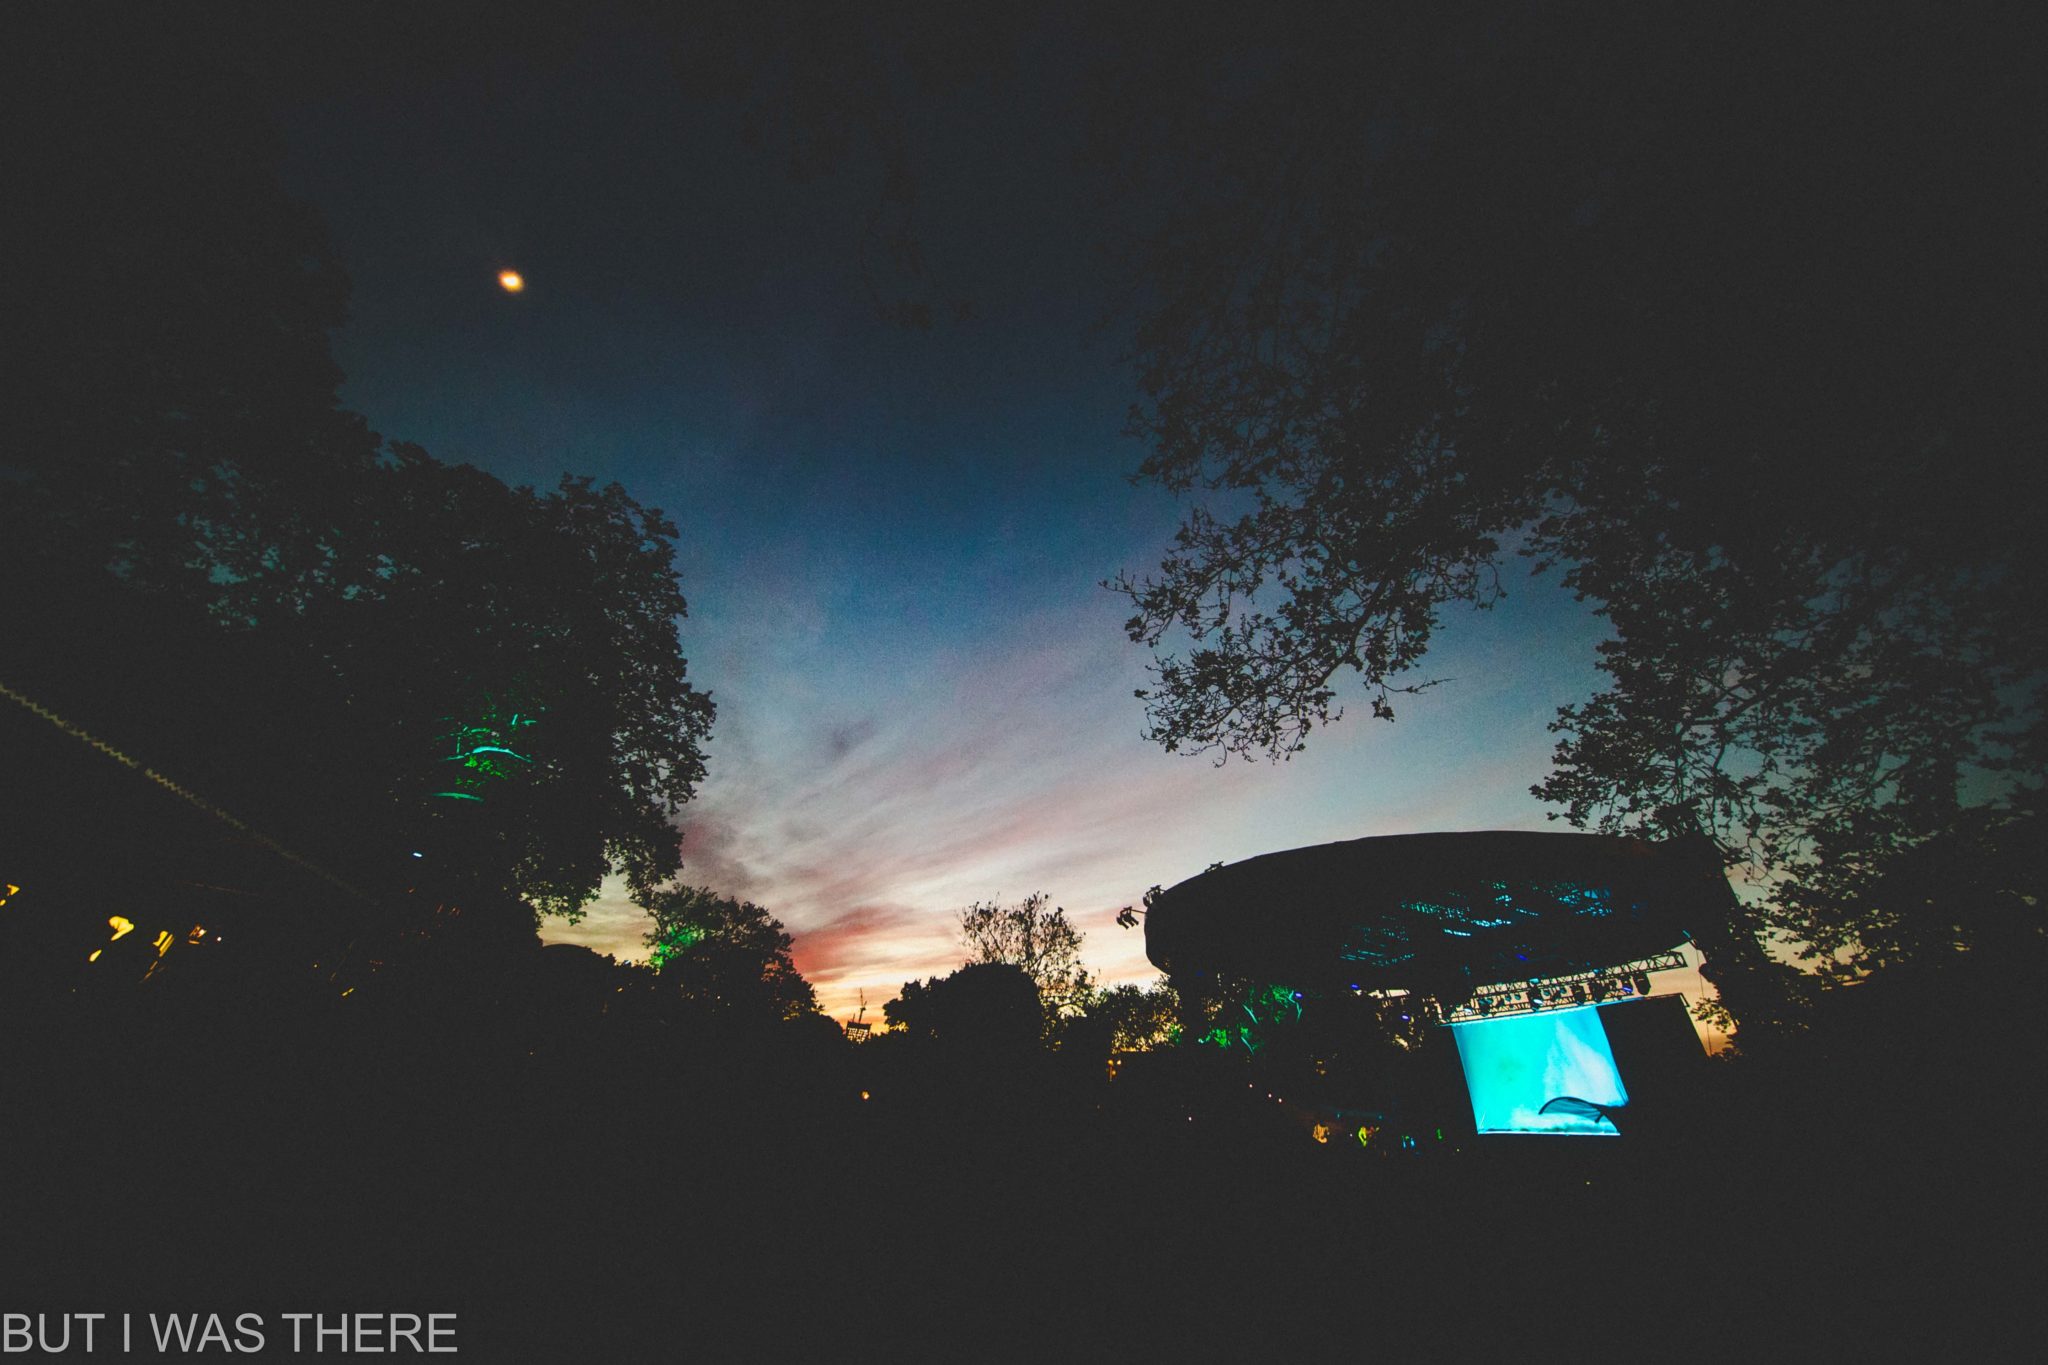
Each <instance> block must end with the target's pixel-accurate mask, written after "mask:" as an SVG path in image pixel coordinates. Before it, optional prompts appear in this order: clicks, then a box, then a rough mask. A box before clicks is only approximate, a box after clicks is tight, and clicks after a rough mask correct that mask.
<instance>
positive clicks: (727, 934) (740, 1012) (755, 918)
mask: <svg viewBox="0 0 2048 1365" xmlns="http://www.w3.org/2000/svg"><path fill="white" fill-rule="evenodd" d="M641 904H642V905H643V906H644V907H645V908H646V910H647V912H648V913H649V914H650V915H652V916H653V917H654V928H653V929H652V930H650V931H649V932H648V934H647V938H646V943H647V948H648V963H649V965H650V966H652V967H653V968H654V969H655V970H656V972H658V973H659V978H660V980H661V981H662V983H663V984H672V985H673V986H674V987H675V988H676V989H677V990H678V991H679V992H680V993H681V994H682V996H683V998H684V999H685V1000H686V1001H688V1002H689V1003H691V1004H693V1005H695V1006H697V1007H699V1008H701V1009H703V1010H705V1011H707V1012H709V1013H712V1014H715V1015H718V1016H722V1017H724V1018H727V1019H731V1020H734V1021H737V1022H741V1023H749V1022H758V1021H768V1020H779V1021H782V1022H785V1023H787V1022H793V1021H795V1020H798V1019H802V1018H804V1017H805V1016H808V1015H813V1014H816V1013H817V1012H818V998H817V994H816V992H814V991H813V990H812V989H811V983H810V982H808V981H806V980H804V978H803V974H802V973H801V972H799V971H797V969H796V964H795V963H794V962H793V961H792V960H791V959H790V955H789V950H790V948H791V946H792V945H793V943H794V940H792V939H791V938H790V936H789V934H788V933H787V932H786V931H785V930H784V929H783V927H782V922H781V921H780V920H778V919H776V918H775V917H774V916H773V915H771V914H769V913H768V912H767V911H766V910H764V909H763V908H761V907H760V906H758V905H756V904H754V903H753V902H752V901H743V900H736V899H734V898H733V897H731V896H721V895H719V894H718V893H716V892H714V891H711V890H709V889H707V888H705V887H701V886H671V887H663V888H661V889H659V890H656V891H653V892H650V893H649V894H648V895H647V896H646V897H645V898H644V899H642V901H641Z"/></svg>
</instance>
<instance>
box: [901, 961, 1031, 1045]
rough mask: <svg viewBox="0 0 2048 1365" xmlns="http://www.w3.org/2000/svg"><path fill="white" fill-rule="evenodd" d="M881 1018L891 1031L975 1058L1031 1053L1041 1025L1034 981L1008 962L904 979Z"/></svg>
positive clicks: (978, 964)
mask: <svg viewBox="0 0 2048 1365" xmlns="http://www.w3.org/2000/svg"><path fill="white" fill-rule="evenodd" d="M882 1016H883V1017H884V1018H885V1019H887V1020H888V1021H889V1027H890V1029H891V1031H901V1032H902V1033H904V1034H906V1035H907V1036H909V1037H911V1038H914V1039H923V1040H925V1041H927V1042H930V1043H937V1044H940V1045H942V1046H945V1047H946V1048H948V1049H949V1050H952V1051H955V1052H965V1053H972V1054H976V1055H981V1054H990V1053H993V1054H1004V1055H1013V1054H1023V1053H1027V1052H1031V1051H1033V1050H1035V1049H1037V1048H1038V1047H1039V1045H1040V1041H1041V1038H1042V1036H1043V1033H1044V1027H1045V1007H1044V1004H1043V1003H1042V999H1041V997H1040V995H1039V992H1038V988H1037V985H1036V983H1034V982H1033V981H1032V980H1031V977H1030V974H1029V973H1028V972H1026V971H1025V970H1024V969H1023V968H1022V967H1020V966H1018V965H1017V964H1015V963H1012V962H976V963H969V964H968V965H967V966H965V967H962V968H960V969H959V970H958V971H955V972H952V973H949V974H948V975H946V976H943V977H930V978H927V979H926V980H925V981H923V982H917V981H906V982H905V983H904V984H903V990H902V992H901V994H899V995H898V996H897V997H896V999H894V1000H891V1001H889V1002H888V1003H887V1004H886V1005H884V1006H883V1007H882Z"/></svg>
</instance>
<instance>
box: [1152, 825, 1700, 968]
mask: <svg viewBox="0 0 2048 1365" xmlns="http://www.w3.org/2000/svg"><path fill="white" fill-rule="evenodd" d="M1732 902H1733V898H1732V896H1731V893H1730V892H1729V889H1728V881H1727V878H1726V876H1725V875H1724V873H1723V871H1722V868H1721V863H1720V860H1719V857H1718V855H1717V854H1716V853H1715V851H1714V848H1713V846H1712V845H1711V844H1709V843H1707V842H1706V841H1705V840H1696V841H1683V842H1669V843H1648V842H1645V841H1642V840H1637V839H1624V838H1618V837H1614V836H1610V835H1600V834H1539V833H1523V832H1519V831H1489V832H1483V833H1471V834H1402V835H1392V836H1387V837H1382V838H1374V839H1350V840H1346V841H1344V842H1341V843H1334V844H1320V845H1317V846H1316V847H1313V848H1297V849H1290V850H1288V851H1287V852H1284V853H1268V854H1264V855H1262V856H1260V857H1257V858H1247V859H1246V860H1245V861H1243V862H1241V863H1232V864H1230V865H1228V866H1226V867H1217V868H1211V869H1210V870H1209V871H1207V872H1204V873H1202V874H1201V875H1200V876H1198V877H1191V878H1189V879H1188V880H1187V881H1184V882H1181V883H1180V884H1179V885H1177V886H1174V887H1172V888H1170V889H1169V890H1167V891H1165V892H1162V893H1161V894H1160V895H1159V896H1158V897H1157V898H1156V899H1155V900H1154V902H1153V904H1152V906H1151V909H1150V910H1149V912H1148V913H1147V915H1146V918H1145V954H1146V956H1147V957H1149V958H1151V959H1152V961H1153V963H1154V964H1155V965H1157V966H1159V967H1160V968H1162V969H1164V970H1166V971H1169V972H1212V973H1213V972H1222V973H1229V974H1232V975H1239V976H1248V977H1257V978H1261V979H1264V980H1271V981H1284V982H1289V983H1292V984H1297V985H1310V984H1316V985H1336V986H1348V985H1357V986H1359V987H1361V988H1363V989H1366V990H1375V989H1407V990H1413V991H1418V992H1422V993H1426V994H1430V995H1436V996H1438V997H1440V998H1455V999H1462V998H1463V997H1464V996H1465V995H1467V994H1469V993H1470V991H1471V989H1472V988H1473V987H1474V986H1480V985H1487V984H1491V983H1494V982H1501V981H1519V980H1531V979H1541V978H1545V977H1552V976H1561V975H1564V974H1566V973H1570V972H1577V971H1587V970H1590V969H1593V968H1597V967H1610V966H1616V965H1620V964H1623V963H1627V962H1632V961H1635V960H1637V959H1640V958H1644V957H1648V956H1650V955H1652V954H1654V953H1659V952H1663V951H1665V950H1666V949H1669V948H1673V947H1676V946H1677V945H1678V944H1679V943H1681V942H1683V941H1685V940H1686V939H1688V938H1691V937H1693V936H1694V927H1695V926H1702V927H1706V926H1709V925H1716V924H1718V923H1719V922H1720V921H1722V920H1724V919H1725V918H1726V917H1727V915H1728V912H1729V909H1730V908H1731V905H1732Z"/></svg>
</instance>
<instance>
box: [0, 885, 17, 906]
mask: <svg viewBox="0 0 2048 1365" xmlns="http://www.w3.org/2000/svg"><path fill="white" fill-rule="evenodd" d="M0 886H5V887H6V888H7V890H6V891H4V892H0V905H5V904H7V898H8V897H9V896H13V895H18V894H20V891H21V888H20V887H18V886H16V885H15V884H14V883H13V882H0Z"/></svg>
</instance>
